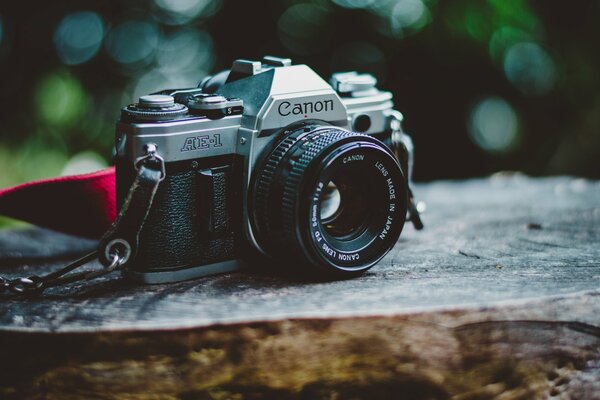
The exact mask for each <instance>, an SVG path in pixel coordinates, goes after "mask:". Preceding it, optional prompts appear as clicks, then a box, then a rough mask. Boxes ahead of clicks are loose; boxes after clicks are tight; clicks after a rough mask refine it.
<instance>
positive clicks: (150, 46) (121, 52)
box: [106, 20, 160, 67]
mask: <svg viewBox="0 0 600 400" xmlns="http://www.w3.org/2000/svg"><path fill="white" fill-rule="evenodd" d="M159 35H160V32H159V29H158V26H157V25H156V24H155V23H154V22H151V21H136V20H131V21H126V22H123V23H122V24H120V25H117V26H116V27H115V28H114V29H112V30H111V31H110V32H109V35H108V37H107V40H106V49H107V51H108V54H109V55H110V56H111V58H112V59H113V60H115V61H116V62H118V63H120V64H123V65H125V66H128V67H136V66H139V67H143V66H145V65H148V64H149V63H150V62H151V61H152V59H153V56H154V53H155V52H156V48H157V46H158V40H159Z"/></svg>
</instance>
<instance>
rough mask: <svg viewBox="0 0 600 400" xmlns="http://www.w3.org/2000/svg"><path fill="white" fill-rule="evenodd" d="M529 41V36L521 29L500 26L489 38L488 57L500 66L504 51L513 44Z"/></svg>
mask: <svg viewBox="0 0 600 400" xmlns="http://www.w3.org/2000/svg"><path fill="white" fill-rule="evenodd" d="M531 39H532V37H531V34H529V33H527V32H525V31H523V30H521V29H517V28H514V27H512V26H502V27H500V28H499V29H497V30H496V31H495V32H494V33H493V34H492V37H491V38H490V43H489V51H490V57H491V58H492V60H493V61H494V62H496V63H499V65H502V62H503V60H504V55H505V54H506V50H508V49H509V48H510V47H511V46H513V45H514V44H517V43H519V42H524V41H530V40H531Z"/></svg>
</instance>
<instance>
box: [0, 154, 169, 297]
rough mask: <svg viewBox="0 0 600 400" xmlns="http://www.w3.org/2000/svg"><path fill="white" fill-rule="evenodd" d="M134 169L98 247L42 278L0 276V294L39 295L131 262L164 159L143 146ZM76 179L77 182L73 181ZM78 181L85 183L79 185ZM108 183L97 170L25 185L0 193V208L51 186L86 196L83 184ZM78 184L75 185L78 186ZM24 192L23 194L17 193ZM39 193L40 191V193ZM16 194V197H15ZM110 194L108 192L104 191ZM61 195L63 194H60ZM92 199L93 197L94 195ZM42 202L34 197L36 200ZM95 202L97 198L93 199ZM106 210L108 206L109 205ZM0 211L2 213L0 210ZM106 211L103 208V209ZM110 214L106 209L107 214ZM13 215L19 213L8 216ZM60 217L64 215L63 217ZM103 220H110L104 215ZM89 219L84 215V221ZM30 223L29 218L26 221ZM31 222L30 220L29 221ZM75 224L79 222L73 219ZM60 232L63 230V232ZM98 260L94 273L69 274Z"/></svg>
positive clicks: (107, 175) (104, 173) (110, 172)
mask: <svg viewBox="0 0 600 400" xmlns="http://www.w3.org/2000/svg"><path fill="white" fill-rule="evenodd" d="M135 166H136V169H137V175H136V177H135V179H134V181H133V183H132V185H131V187H130V188H129V191H128V192H127V196H126V197H125V201H124V202H123V206H122V207H121V210H120V211H119V214H118V215H117V217H116V220H115V221H114V222H113V223H112V225H111V226H110V228H109V229H108V230H107V231H106V233H105V234H104V235H103V236H102V238H101V239H100V242H99V245H98V248H97V250H96V251H94V252H92V253H90V254H87V255H85V256H84V257H82V258H80V259H79V260H76V261H74V262H72V263H71V264H69V265H67V266H65V267H63V268H61V269H60V270H58V271H55V272H52V273H49V274H46V275H41V276H40V275H33V276H29V277H22V278H15V279H7V278H4V277H1V276H0V294H12V295H14V294H22V295H35V294H40V293H42V292H43V291H44V290H45V289H47V288H49V287H53V286H60V285H65V284H69V283H72V282H76V281H82V280H90V279H94V278H97V277H99V276H102V275H105V274H108V273H111V272H113V271H116V270H120V269H123V268H124V267H125V266H126V265H127V264H128V263H129V262H131V260H133V259H134V258H135V255H136V253H137V248H138V244H139V235H140V232H141V230H142V227H143V225H144V222H145V221H146V218H147V216H148V213H149V212H150V208H151V207H152V202H153V200H154V196H155V194H156V191H157V189H158V186H159V184H160V182H161V181H162V180H163V179H164V178H165V164H164V160H163V159H162V158H161V157H160V156H159V155H158V154H156V147H155V146H154V145H148V146H147V147H146V155H145V156H143V157H140V158H139V159H138V160H137V161H136V163H135ZM77 179H79V180H77ZM82 180H83V181H84V182H85V183H81V182H82ZM111 180H112V186H111V187H113V188H114V169H109V170H105V171H101V172H100V173H97V174H89V175H87V176H80V177H79V178H77V177H74V178H70V179H62V180H61V179H58V180H54V181H50V182H49V181H45V182H43V183H40V184H38V185H36V184H28V185H25V186H22V187H21V188H19V187H17V188H12V189H8V191H4V193H5V194H3V193H0V206H1V205H2V201H3V200H5V198H4V199H3V197H5V196H7V195H6V193H9V195H10V196H12V197H13V200H14V197H15V196H16V197H18V196H21V197H23V198H24V199H25V198H31V194H32V193H34V194H38V195H39V194H43V193H44V192H46V193H50V192H53V190H48V188H49V186H48V185H50V186H52V184H53V183H54V184H57V185H58V186H59V187H60V186H65V185H66V186H67V187H70V186H73V185H75V186H79V189H78V190H76V191H79V192H80V193H87V192H88V189H84V187H85V186H86V184H87V185H88V186H89V185H91V186H92V187H96V188H97V187H100V186H103V185H104V184H105V183H107V182H110V181H111ZM78 182H79V183H78ZM21 190H25V191H26V193H24V192H21ZM40 190H41V192H40ZM111 190H112V201H113V203H112V205H113V206H114V189H111ZM19 193H20V194H19ZM107 193H108V194H110V191H108V192H107ZM63 196H64V194H63ZM96 197H98V196H97V194H96ZM43 200H44V199H40V198H38V201H43ZM96 201H98V199H96ZM96 206H98V204H96ZM109 207H110V204H109ZM0 211H2V212H4V210H3V209H2V207H0ZM105 211H107V207H105ZM109 213H110V209H109V210H108V212H107V214H109ZM11 215H14V216H17V215H19V214H15V213H13V214H11ZM63 217H64V215H63ZM107 217H110V215H108V216H107ZM87 219H89V216H86V220H87ZM29 220H30V221H31V219H29ZM32 222H33V221H32ZM75 222H80V221H78V220H76V221H75ZM95 228H96V227H94V229H93V230H90V231H89V233H93V232H96V230H95ZM63 231H64V229H63ZM96 259H98V260H99V261H100V263H101V264H102V266H103V268H101V269H96V270H89V269H88V270H85V271H80V272H73V273H71V272H72V271H74V270H76V269H78V268H80V267H81V266H83V265H85V264H88V263H91V262H92V261H94V260H96Z"/></svg>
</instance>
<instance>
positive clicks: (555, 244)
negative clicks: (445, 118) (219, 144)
mask: <svg viewBox="0 0 600 400" xmlns="http://www.w3.org/2000/svg"><path fill="white" fill-rule="evenodd" d="M417 195H418V196H419V198H422V199H423V200H425V201H426V202H427V205H428V212H427V214H426V215H425V216H424V220H425V223H426V229H425V230H424V231H422V232H415V231H414V230H412V229H411V228H410V227H408V226H407V228H406V229H405V232H404V233H403V236H402V239H401V241H400V242H399V243H398V245H397V246H396V247H395V248H394V250H393V251H392V252H391V253H390V254H389V255H388V256H387V257H386V258H385V259H384V260H383V261H382V262H381V263H380V264H379V265H377V266H375V267H374V268H373V269H372V270H370V271H369V272H368V273H367V274H365V275H364V276H362V277H360V278H357V279H352V280H347V281H336V282H305V281H300V280H297V279H294V280H292V279H290V278H285V277H282V276H277V275H273V274H265V273H262V274H255V273H252V272H251V271H249V272H245V273H237V274H229V275H221V276H215V277H208V278H204V279H200V280H196V281H190V282H182V283H178V284H169V285H160V286H141V285H134V284H132V283H131V282H128V281H126V280H124V279H122V278H120V277H118V276H114V277H110V276H109V277H105V278H103V279H101V280H100V281H99V282H98V283H95V284H90V283H85V284H78V285H75V287H71V288H55V289H51V290H49V291H48V292H47V293H46V294H45V295H44V296H42V297H41V298H33V299H10V300H3V301H2V303H1V306H0V362H1V363H2V364H1V366H0V371H1V374H0V397H3V398H61V399H64V398H190V399H191V398H200V399H202V398H206V399H229V398H235V399H250V398H274V399H287V398H289V399H293V398H306V399H335V398H339V399H347V398H370V399H386V398H407V399H448V398H453V399H531V398H565V399H566V398H573V399H575V398H576V399H594V398H600V245H599V244H600V182H592V181H585V180H581V179H572V178H546V179H531V178H526V177H523V176H519V175H516V176H497V177H493V178H491V179H477V180H472V181H466V182H436V183H431V184H426V185H420V186H419V187H418V188H417ZM24 240H25V243H24ZM32 244H34V245H32ZM91 247H93V243H92V242H83V241H80V240H79V239H74V238H69V237H65V236H62V235H57V234H55V233H51V232H48V231H41V230H33V231H25V232H0V256H1V258H2V259H3V260H4V262H3V265H4V266H3V270H2V273H3V274H4V275H7V276H17V275H20V274H23V273H27V272H31V271H40V270H44V271H47V270H52V269H53V268H56V267H58V266H60V265H61V263H62V262H64V260H63V259H64V258H65V256H64V254H65V251H66V250H68V251H70V253H69V254H67V256H66V257H67V258H68V257H72V256H73V253H77V252H80V251H85V250H86V249H88V248H91ZM282 268H284V266H282Z"/></svg>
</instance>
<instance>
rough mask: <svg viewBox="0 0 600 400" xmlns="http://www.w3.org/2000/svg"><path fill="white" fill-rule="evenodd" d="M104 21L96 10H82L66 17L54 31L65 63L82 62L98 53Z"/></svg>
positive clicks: (59, 51)
mask: <svg viewBox="0 0 600 400" xmlns="http://www.w3.org/2000/svg"><path fill="white" fill-rule="evenodd" d="M103 37H104V23H103V22H102V18H100V16H99V15H98V14H96V13H95V12H91V11H80V12H76V13H73V14H69V15H67V16H66V17H64V18H63V19H62V20H61V21H60V23H59V24H58V27H57V28H56V30H55V31H54V45H55V46H56V51H57V53H58V57H59V58H60V59H61V61H62V62H63V63H64V64H67V65H77V64H82V63H84V62H86V61H88V60H89V59H91V58H92V57H94V56H95V55H96V53H98V50H99V49H100V45H101V44H102V39H103Z"/></svg>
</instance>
